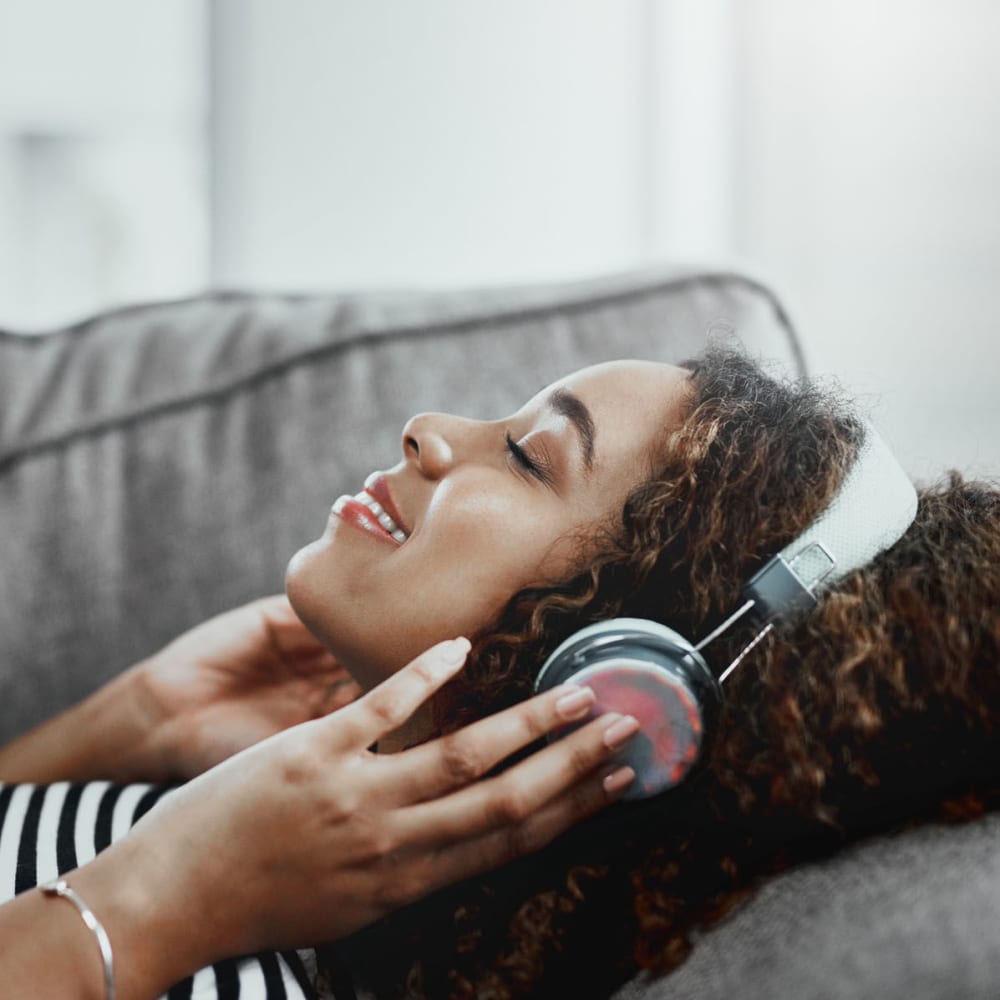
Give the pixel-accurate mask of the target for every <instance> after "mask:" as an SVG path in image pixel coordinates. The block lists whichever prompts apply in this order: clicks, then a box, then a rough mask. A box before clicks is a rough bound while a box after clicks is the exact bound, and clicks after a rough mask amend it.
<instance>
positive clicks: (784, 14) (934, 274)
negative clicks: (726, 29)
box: [734, 0, 1000, 477]
mask: <svg viewBox="0 0 1000 1000" xmlns="http://www.w3.org/2000/svg"><path fill="white" fill-rule="evenodd" d="M740 16H741V20H742V27H741V31H740V38H741V46H740V58H741V59H742V66H741V67H740V70H739V77H740V79H741V80H742V85H741V86H740V87H739V89H738V91H737V92H736V95H735V97H736V101H737V105H736V112H735V116H734V117H735V119H736V121H737V122H738V129H739V140H738V149H737V157H736V159H737V162H738V163H739V164H740V169H739V170H738V172H737V173H736V174H735V178H736V183H737V185H738V190H737V193H736V195H735V198H734V204H735V206H736V208H737V215H736V219H735V222H734V225H735V233H736V246H737V248H738V249H739V251H740V252H741V253H742V254H744V255H745V256H746V257H747V258H748V259H750V260H752V261H754V262H755V263H756V264H757V265H759V266H760V267H761V268H763V269H764V270H765V271H766V272H767V273H768V274H769V276H770V277H771V278H772V279H773V281H774V283H775V284H776V286H777V287H778V288H779V289H781V291H782V293H783V295H784V297H785V299H786V301H787V303H788V305H789V307H790V308H791V310H792V314H793V316H794V317H795V318H796V319H797V321H798V323H799V325H800V327H801V329H802V332H803V334H804V336H805V339H806V346H807V349H808V356H809V359H810V361H811V364H812V367H813V369H814V370H816V371H822V372H833V373H836V374H838V375H839V376H840V377H841V378H842V379H843V380H844V381H845V382H846V383H847V385H848V386H850V387H851V388H852V389H853V390H854V391H855V392H857V393H860V394H866V399H867V401H868V402H870V403H871V404H872V406H873V407H874V413H875V416H876V418H877V420H878V421H879V423H880V425H882V426H883V427H884V429H885V430H886V432H887V433H888V434H889V436H890V437H891V439H892V440H893V441H894V442H895V443H896V445H897V447H898V450H899V451H900V453H901V455H902V457H903V458H904V459H905V461H906V463H907V466H908V467H909V468H910V469H911V471H912V472H914V473H915V474H918V475H920V476H924V477H926V476H931V475H936V474H937V473H938V472H939V471H940V470H941V469H942V468H944V467H947V466H956V467H958V468H961V469H966V470H969V471H972V472H975V471H979V472H984V473H986V472H989V473H992V474H993V475H1000V328H998V327H1000V322H998V308H997V301H998V300H997V292H998V289H1000V60H998V58H997V53H998V51H1000V4H997V3H996V2H995V0H955V2H952V3H948V4H939V3H929V2H916V3H915V2H913V0H836V2H833V0H813V2H811V3H808V4H803V3H800V2H796V0H746V2H745V4H744V5H743V6H742V7H741V10H740Z"/></svg>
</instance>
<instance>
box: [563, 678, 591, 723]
mask: <svg viewBox="0 0 1000 1000" xmlns="http://www.w3.org/2000/svg"><path fill="white" fill-rule="evenodd" d="M566 687H567V688H575V690H571V691H569V692H568V693H567V694H564V695H563V696H562V697H561V698H560V699H559V700H558V701H557V702H556V714H557V715H560V716H562V717H563V718H564V719H577V718H579V717H580V716H582V715H585V714H586V712H587V709H589V708H590V706H591V705H593V704H594V701H595V695H594V692H593V691H592V690H591V689H590V688H588V687H576V685H575V684H572V685H570V684H567V685H566Z"/></svg>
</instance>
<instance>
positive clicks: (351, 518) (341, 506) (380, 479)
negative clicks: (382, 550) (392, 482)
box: [332, 472, 410, 546]
mask: <svg viewBox="0 0 1000 1000" xmlns="http://www.w3.org/2000/svg"><path fill="white" fill-rule="evenodd" d="M332 513H333V514H334V515H336V516H337V517H339V518H340V519H341V520H343V521H346V522H347V523H348V524H351V525H353V526H354V527H356V528H360V529H361V530H363V531H366V532H368V533H369V534H371V535H374V536H375V537H376V538H378V539H380V540H382V541H385V542H389V543H390V544H392V545H396V546H398V545H402V544H403V542H405V541H406V539H407V538H408V537H409V534H410V532H409V531H408V530H407V529H406V527H405V526H404V524H405V522H404V521H403V520H402V518H401V516H400V514H399V510H398V508H397V507H396V505H395V502H394V501H393V499H392V495H391V494H390V492H389V484H388V483H387V482H386V480H385V476H383V475H382V473H379V472H373V473H372V474H371V475H370V476H369V477H368V478H367V479H366V480H365V489H364V491H363V492H361V493H359V494H357V496H353V497H352V496H346V495H345V496H342V497H339V498H338V499H337V502H336V503H335V504H334V505H333V511H332Z"/></svg>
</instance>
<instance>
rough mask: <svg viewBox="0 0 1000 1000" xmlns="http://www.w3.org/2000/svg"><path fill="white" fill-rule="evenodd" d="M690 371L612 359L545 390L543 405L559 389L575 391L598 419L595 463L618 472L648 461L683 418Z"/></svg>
mask: <svg viewBox="0 0 1000 1000" xmlns="http://www.w3.org/2000/svg"><path fill="white" fill-rule="evenodd" d="M689 385H690V383H689V373H688V371H687V370H686V369H684V368H679V367H678V366H676V365H668V364H661V363H660V362H656V361H638V360H625V361H609V362H605V363H603V364H599V365H592V366H590V367H588V368H581V369H580V370H579V371H576V372H573V373H572V374H570V375H567V376H565V377H564V378H561V379H559V380H558V381H557V382H554V383H553V384H552V385H550V386H548V387H546V388H545V389H544V390H542V392H541V393H539V394H538V396H536V397H535V400H534V401H533V402H537V403H538V405H541V406H544V405H545V400H546V399H547V398H548V397H549V396H550V395H551V393H552V392H553V391H554V390H556V389H564V390H567V391H569V392H571V393H572V394H573V395H574V396H576V397H577V398H578V399H579V400H580V401H581V402H582V403H583V404H584V406H586V407H587V409H588V410H589V411H590V415H591V417H592V419H593V422H594V469H595V471H598V472H601V473H605V474H611V475H617V474H621V473H623V472H624V471H626V470H630V469H633V468H634V467H635V466H636V464H637V463H640V462H641V463H642V464H643V465H646V464H648V463H649V462H650V461H651V460H652V459H653V458H654V457H655V454H656V447H657V444H658V443H659V442H661V441H662V440H663V439H664V438H665V437H666V435H667V434H668V433H669V432H670V430H672V429H673V428H674V427H675V426H676V425H677V424H678V423H679V422H680V420H681V419H682V418H683V414H684V407H685V403H686V401H687V398H688V391H689Z"/></svg>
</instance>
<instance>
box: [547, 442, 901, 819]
mask: <svg viewBox="0 0 1000 1000" xmlns="http://www.w3.org/2000/svg"><path fill="white" fill-rule="evenodd" d="M916 513H917V493H916V490H915V489H914V487H913V484H912V483H911V482H910V479H909V477H908V476H907V475H906V473H905V472H904V471H903V468H902V466H900V464H899V462H898V461H897V460H896V458H895V457H894V456H893V454H892V452H891V451H890V450H889V448H888V446H887V445H886V443H885V442H884V441H883V440H882V438H881V437H880V436H879V434H878V432H877V431H876V430H875V428H874V427H873V426H872V425H871V424H870V423H867V422H866V423H865V424H864V437H863V440H862V442H861V445H860V447H859V449H858V454H857V456H856V458H855V460H854V463H853V464H852V466H851V468H850V470H849V472H848V474H847V476H846V477H845V478H844V481H843V483H841V485H840V488H839V489H838V490H837V493H836V494H835V495H834V497H833V500H832V501H831V502H830V504H829V505H828V506H827V508H826V509H825V510H824V511H823V512H822V513H821V514H820V515H819V516H818V517H817V518H816V519H815V520H814V521H813V523H812V524H811V525H810V526H809V527H808V528H807V529H806V530H805V531H804V532H803V533H802V534H801V535H799V537H798V538H796V539H795V540H794V541H793V542H791V543H789V544H788V545H786V546H785V548H783V549H782V550H781V551H780V552H779V553H777V554H776V555H775V556H773V557H772V558H771V559H770V561H768V562H767V563H766V564H765V565H764V566H763V567H762V568H761V569H760V570H758V571H757V572H756V573H755V574H754V575H753V576H752V577H751V578H750V579H749V580H748V581H747V582H746V583H745V584H744V585H743V587H742V590H741V603H740V605H739V607H737V608H736V609H735V610H734V611H733V612H732V613H730V614H729V615H728V617H726V618H725V620H724V621H723V622H722V623H721V624H720V625H719V626H718V627H717V628H715V629H714V630H713V631H712V632H711V633H709V634H708V635H707V636H705V637H704V638H703V639H701V640H700V641H699V642H697V643H693V642H691V641H689V640H688V639H686V638H685V637H684V636H683V635H681V634H680V633H679V632H677V631H675V630H674V629H672V628H668V627H667V626H666V625H661V624H659V623H658V622H653V621H647V620H645V619H640V618H613V619H611V620H609V621H604V622H598V623H597V624H595V625H590V626H588V627H587V628H584V629H582V630H581V631H579V632H576V633H575V634H574V635H572V636H570V637H569V638H568V639H566V640H565V642H563V643H562V644H561V645H560V646H559V647H558V648H557V649H556V650H555V651H554V652H553V653H552V655H551V656H549V658H548V659H547V660H546V661H545V663H544V664H543V666H542V669H541V670H540V671H539V673H538V677H537V678H536V679H535V691H536V693H538V692H541V691H547V690H549V689H550V688H554V687H557V686H558V685H560V684H563V683H565V682H567V681H572V682H573V683H575V684H580V685H585V686H587V687H589V688H591V689H592V690H593V691H594V693H595V695H596V696H597V699H596V701H595V704H594V706H593V708H592V709H591V713H590V717H591V718H593V717H595V716H597V715H600V714H601V713H603V712H608V711H614V712H621V713H623V714H628V715H632V716H635V718H636V719H637V720H638V721H639V724H640V730H639V732H638V733H637V734H636V735H635V736H634V737H633V738H632V739H631V740H630V741H629V743H628V744H626V746H625V747H624V748H623V749H622V750H621V751H619V752H618V753H617V754H616V755H615V759H616V761H617V762H618V763H620V764H627V765H629V766H630V767H631V768H632V769H633V770H634V771H635V779H634V780H633V782H632V784H631V786H630V787H629V789H628V791H627V792H626V793H625V796H624V798H625V799H633V800H634V799H645V798H651V797H652V796H654V795H659V794H660V793H661V792H665V791H668V790H669V789H671V788H674V787H676V786H677V785H679V784H680V783H681V782H682V781H684V779H685V778H686V777H687V776H688V775H689V774H690V773H691V771H692V770H693V769H694V768H695V766H696V765H697V764H698V763H699V761H701V760H702V759H703V758H704V754H705V748H706V747H707V745H708V742H709V739H710V737H711V734H712V730H713V728H714V725H715V722H716V720H717V718H718V714H719V710H720V709H721V707H722V700H723V693H722V685H723V683H724V682H725V680H726V678H727V677H728V676H729V675H730V674H731V673H732V671H733V670H735V669H736V667H737V666H739V664H740V663H741V662H742V661H743V659H744V658H745V657H746V656H747V655H748V654H749V653H750V651H751V650H752V649H753V648H754V647H755V646H756V645H757V644H758V643H759V642H761V640H763V639H764V637H765V636H766V635H767V634H768V633H769V632H770V631H771V630H772V629H773V628H774V625H775V622H776V621H777V620H778V619H780V618H785V617H788V616H790V615H793V614H796V613H798V614H802V613H804V612H808V611H809V610H810V609H812V608H814V607H815V606H816V604H817V594H818V593H819V592H820V590H822V589H824V588H825V587H828V586H830V584H832V583H834V582H836V581H837V580H839V579H841V578H842V577H844V576H846V575H847V574H848V573H850V572H852V571H853V570H855V569H859V568H861V567H862V566H865V565H867V564H868V563H869V562H871V560H872V559H874V558H875V556H877V555H878V554H879V553H880V552H883V551H884V550H885V549H887V548H889V547H890V546H891V545H893V544H895V542H896V541H897V540H898V539H899V538H900V537H901V536H902V534H903V532H905V531H906V529H907V528H908V527H909V526H910V524H912V522H913V519H914V517H915V516H916ZM747 614H751V615H752V617H753V619H755V620H756V621H757V623H758V624H759V626H760V630H759V631H758V632H757V634H756V635H755V636H754V638H753V639H752V640H751V641H750V642H749V643H748V644H747V645H746V646H745V647H744V648H743V650H742V651H741V652H740V654H739V655H738V656H737V657H736V659H735V660H733V661H732V662H731V663H730V664H729V665H728V666H727V667H726V668H725V669H724V670H722V671H721V673H719V674H718V675H716V673H715V672H714V671H713V670H712V668H710V667H709V665H708V664H707V663H706V661H705V658H704V657H703V656H702V653H701V651H702V650H703V649H704V648H705V647H706V646H707V645H708V644H709V643H710V642H713V641H714V640H715V639H717V638H718V637H719V636H720V635H722V634H723V633H724V632H726V631H727V630H728V629H729V628H730V627H732V625H734V624H735V623H736V622H737V621H739V620H740V619H741V618H743V616H744V615H747ZM586 721H587V720H584V721H583V722H581V723H579V724H578V725H583V724H584V723H585V722H586ZM575 728H578V726H573V727H569V728H567V729H565V730H562V731H560V732H559V733H556V734H553V735H551V736H550V737H549V739H550V741H551V740H555V739H561V738H562V737H563V736H565V735H567V734H568V733H569V732H572V731H573V729H575Z"/></svg>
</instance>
